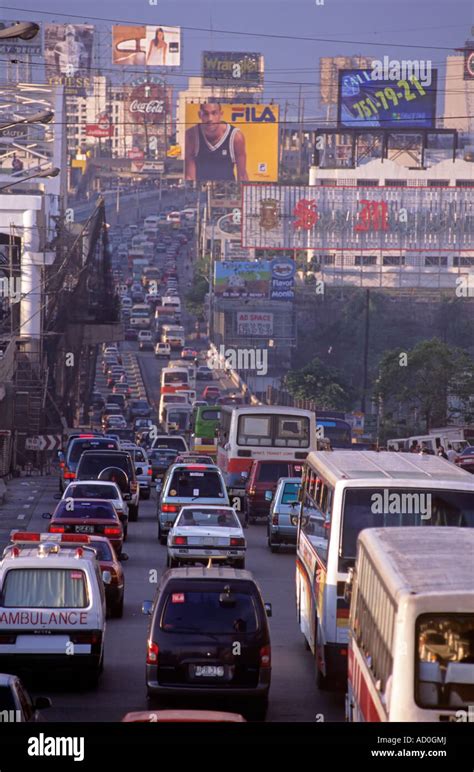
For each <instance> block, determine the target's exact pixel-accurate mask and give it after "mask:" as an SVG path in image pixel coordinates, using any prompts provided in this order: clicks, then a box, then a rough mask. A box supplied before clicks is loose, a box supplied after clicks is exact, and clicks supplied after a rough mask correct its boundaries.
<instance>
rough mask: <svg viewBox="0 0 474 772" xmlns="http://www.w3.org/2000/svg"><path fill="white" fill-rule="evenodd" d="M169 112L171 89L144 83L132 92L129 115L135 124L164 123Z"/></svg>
mask: <svg viewBox="0 0 474 772" xmlns="http://www.w3.org/2000/svg"><path fill="white" fill-rule="evenodd" d="M169 112H170V98H169V89H167V88H165V87H164V86H161V85H158V84H156V83H144V84H143V85H141V86H136V87H135V88H134V89H132V91H131V92H130V95H129V99H128V114H129V116H131V118H132V120H133V122H134V123H141V124H144V123H148V124H155V123H164V122H165V120H166V117H167V115H168V114H169Z"/></svg>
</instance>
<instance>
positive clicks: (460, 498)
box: [341, 488, 474, 561]
mask: <svg viewBox="0 0 474 772" xmlns="http://www.w3.org/2000/svg"><path fill="white" fill-rule="evenodd" d="M405 525H412V526H413V525H422V526H423V525H437V526H440V525H448V526H457V527H464V528H474V493H470V492H468V491H452V490H446V491H445V490H431V491H428V492H427V491H426V490H423V491H417V490H415V489H414V488H405V489H404V488H348V489H346V492H345V496H344V507H343V514H342V540H341V557H342V559H343V560H352V561H353V560H355V556H356V542H357V536H358V535H359V533H360V531H362V530H363V529H364V528H386V527H389V526H390V527H397V526H405Z"/></svg>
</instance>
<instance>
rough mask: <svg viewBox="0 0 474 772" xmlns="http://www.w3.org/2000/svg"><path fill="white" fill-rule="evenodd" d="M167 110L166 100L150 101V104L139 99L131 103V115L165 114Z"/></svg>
mask: <svg viewBox="0 0 474 772" xmlns="http://www.w3.org/2000/svg"><path fill="white" fill-rule="evenodd" d="M164 109H165V101H164V99H150V100H149V101H148V102H140V101H139V100H138V99H134V100H133V102H131V103H130V112H131V113H143V114H145V113H155V114H156V113H159V114H161V113H163V111H164Z"/></svg>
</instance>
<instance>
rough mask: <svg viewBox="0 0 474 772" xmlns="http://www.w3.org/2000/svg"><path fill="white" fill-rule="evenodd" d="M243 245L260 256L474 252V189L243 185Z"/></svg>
mask: <svg viewBox="0 0 474 772" xmlns="http://www.w3.org/2000/svg"><path fill="white" fill-rule="evenodd" d="M242 198H243V209H242V245H243V246H244V247H254V248H257V249H286V250H288V249H321V250H332V251H334V250H338V251H343V250H352V251H356V252H357V253H361V252H364V251H367V250H373V249H383V250H384V251H386V252H394V251H395V252H397V251H399V250H404V251H410V252H418V251H430V253H433V250H436V251H445V252H459V251H460V250H468V249H472V233H473V232H474V189H471V188H464V187H463V188H459V187H438V188H435V187H430V188H415V187H413V188H404V187H399V188H396V187H382V186H377V187H363V186H362V185H358V186H357V187H343V186H326V185H324V186H321V187H314V186H311V187H310V186H306V185H243V194H242Z"/></svg>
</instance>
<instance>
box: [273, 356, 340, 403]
mask: <svg viewBox="0 0 474 772" xmlns="http://www.w3.org/2000/svg"><path fill="white" fill-rule="evenodd" d="M285 385H286V387H287V389H288V391H289V392H290V393H291V394H293V396H294V397H298V398H300V399H310V400H314V402H316V403H317V405H318V406H319V407H320V408H321V409H322V410H345V409H348V408H349V406H350V402H351V394H350V392H349V389H348V387H347V385H346V384H345V383H344V381H343V378H342V376H341V373H340V372H339V371H338V370H336V369H335V368H334V367H330V366H327V365H324V364H323V362H321V360H320V359H318V358H315V359H313V360H312V361H311V362H309V364H307V365H306V366H305V367H303V368H301V370H293V371H291V372H289V373H287V375H286V376H285Z"/></svg>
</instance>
